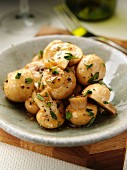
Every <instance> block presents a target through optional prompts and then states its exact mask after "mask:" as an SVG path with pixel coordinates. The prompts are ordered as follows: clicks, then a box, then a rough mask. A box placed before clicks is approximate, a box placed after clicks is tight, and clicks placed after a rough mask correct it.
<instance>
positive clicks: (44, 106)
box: [4, 40, 117, 129]
mask: <svg viewBox="0 0 127 170" xmlns="http://www.w3.org/2000/svg"><path fill="white" fill-rule="evenodd" d="M105 72H106V66H105V63H104V61H103V60H102V59H101V58H100V57H99V56H97V55H96V54H89V55H86V56H85V55H84V56H83V51H82V50H81V49H80V47H78V46H77V45H75V44H72V43H70V42H63V41H61V40H54V41H52V42H51V43H49V44H48V45H47V46H46V47H45V49H44V51H43V50H41V51H39V52H38V53H37V54H36V55H35V56H34V58H33V59H32V61H31V62H30V63H28V64H27V65H25V66H24V68H23V69H20V70H16V71H14V72H11V73H9V74H8V75H7V80H6V81H5V83H4V92H5V96H6V97H7V98H8V99H9V100H11V101H14V102H24V103H25V107H26V110H27V111H28V112H29V113H31V114H33V115H36V120H37V122H38V123H39V125H40V126H42V127H44V128H47V129H55V128H58V127H60V126H61V125H62V124H63V123H64V121H65V117H66V119H67V120H68V121H70V122H71V124H73V125H74V126H82V125H87V126H89V125H90V124H91V123H92V122H93V121H94V119H95V118H96V116H97V111H98V110H99V109H100V113H102V112H103V111H105V110H107V111H108V112H110V113H112V114H113V115H116V113H117V110H116V108H115V107H114V106H113V105H112V104H111V103H110V102H109V101H110V90H109V88H108V87H107V86H106V85H105V84H104V83H103V82H102V83H101V80H103V78H104V76H105ZM84 88H85V89H84ZM83 89H84V90H83ZM82 90H83V91H82ZM97 108H98V109H97ZM65 110H66V111H65Z"/></svg>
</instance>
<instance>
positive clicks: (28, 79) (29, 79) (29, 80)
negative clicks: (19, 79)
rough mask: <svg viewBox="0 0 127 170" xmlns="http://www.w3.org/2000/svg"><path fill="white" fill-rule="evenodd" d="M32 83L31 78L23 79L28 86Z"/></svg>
mask: <svg viewBox="0 0 127 170" xmlns="http://www.w3.org/2000/svg"><path fill="white" fill-rule="evenodd" d="M32 82H33V79H32V78H25V83H27V84H30V83H32Z"/></svg>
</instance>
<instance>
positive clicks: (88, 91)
mask: <svg viewBox="0 0 127 170" xmlns="http://www.w3.org/2000/svg"><path fill="white" fill-rule="evenodd" d="M88 94H92V91H91V90H87V92H86V93H85V94H84V95H83V96H84V97H85V96H87V95H88Z"/></svg>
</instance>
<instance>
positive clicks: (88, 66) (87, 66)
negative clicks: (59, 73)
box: [85, 64, 93, 70]
mask: <svg viewBox="0 0 127 170" xmlns="http://www.w3.org/2000/svg"><path fill="white" fill-rule="evenodd" d="M85 66H86V69H87V70H88V69H89V68H91V67H92V66H93V64H89V65H87V64H85Z"/></svg>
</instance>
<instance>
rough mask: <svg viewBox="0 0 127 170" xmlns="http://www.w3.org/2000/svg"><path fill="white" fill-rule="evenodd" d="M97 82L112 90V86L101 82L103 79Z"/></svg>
mask: <svg viewBox="0 0 127 170" xmlns="http://www.w3.org/2000/svg"><path fill="white" fill-rule="evenodd" d="M99 84H102V85H105V86H106V87H107V88H108V89H109V90H110V91H112V88H111V87H109V86H107V84H105V83H104V82H103V80H100V81H99Z"/></svg>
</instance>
